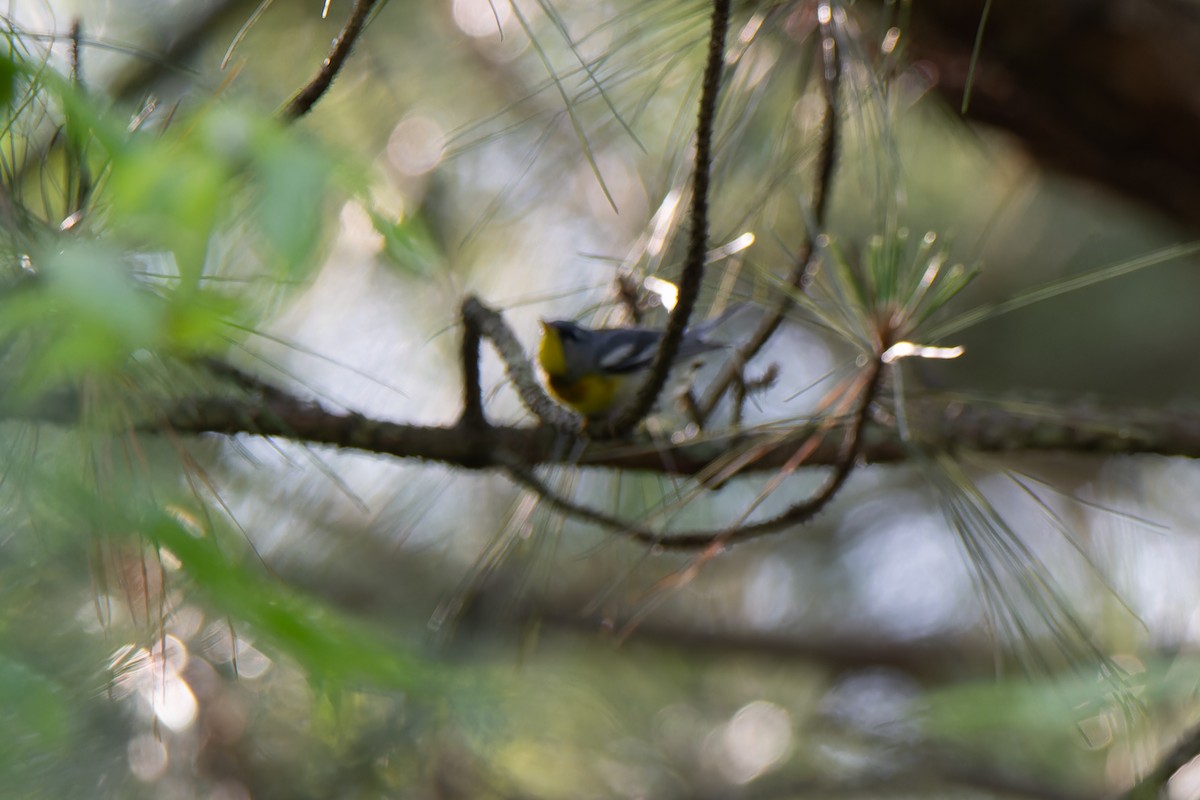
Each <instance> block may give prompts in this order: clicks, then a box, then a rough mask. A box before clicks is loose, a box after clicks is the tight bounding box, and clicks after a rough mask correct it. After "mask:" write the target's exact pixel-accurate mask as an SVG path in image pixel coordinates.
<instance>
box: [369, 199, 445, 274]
mask: <svg viewBox="0 0 1200 800" xmlns="http://www.w3.org/2000/svg"><path fill="white" fill-rule="evenodd" d="M370 214H371V222H372V223H373V224H374V226H375V230H377V231H378V232H379V233H380V234H382V235H383V242H384V245H383V246H384V252H385V253H387V256H388V259H389V261H391V263H393V264H395V265H396V266H398V267H401V268H402V269H404V270H405V271H406V272H409V273H412V274H415V275H428V274H429V273H430V272H432V271H433V268H434V266H435V265H436V264H438V263H440V262H441V260H442V251H441V248H440V247H438V243H437V240H436V239H435V238H434V236H433V233H432V232H431V231H430V228H429V225H428V224H427V223H426V222H425V219H424V217H420V216H412V217H405V218H403V219H401V220H399V221H396V222H393V221H391V220H389V219H388V218H387V217H385V216H383V215H382V214H380V213H379V212H378V211H374V210H372V211H371V212H370Z"/></svg>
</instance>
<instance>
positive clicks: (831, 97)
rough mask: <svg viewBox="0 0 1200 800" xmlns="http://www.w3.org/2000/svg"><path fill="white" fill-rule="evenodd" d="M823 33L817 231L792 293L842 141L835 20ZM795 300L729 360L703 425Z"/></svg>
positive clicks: (787, 298)
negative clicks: (822, 113)
mask: <svg viewBox="0 0 1200 800" xmlns="http://www.w3.org/2000/svg"><path fill="white" fill-rule="evenodd" d="M819 22H820V31H821V59H822V65H823V69H822V72H821V76H822V81H821V87H822V89H823V91H824V95H825V125H824V128H823V129H822V134H821V149H820V152H819V153H818V155H817V166H816V177H815V181H814V184H813V191H812V198H811V199H810V201H809V202H810V206H811V208H812V213H813V219H814V221H815V222H816V226H817V230H815V231H814V230H810V231H808V232H807V233H806V234H805V237H804V242H803V244H801V245H800V248H799V250H798V251H797V252H796V256H795V259H794V262H793V266H792V272H791V274H790V275H789V276H788V279H787V285H788V286H790V287H791V288H792V289H801V288H802V287H803V286H804V283H805V280H806V279H807V278H808V276H809V275H810V274H811V272H812V270H813V267H814V265H815V263H816V262H815V259H814V255H815V252H814V250H813V239H814V238H815V237H816V235H817V234H819V233H820V232H821V229H822V228H823V227H824V226H825V216H826V211H827V209H828V207H829V188H830V185H831V184H832V182H833V167H834V163H835V161H836V157H837V147H838V140H839V138H840V132H841V128H840V116H839V114H840V112H839V104H838V97H839V91H840V88H841V82H842V68H841V58H840V56H839V53H838V46H837V39H836V38H835V37H834V33H833V27H832V22H831V20H829V19H826V18H824V17H819ZM792 302H793V301H792V297H791V295H790V294H789V293H788V292H787V291H784V292H783V293H782V294H781V295H780V296H779V299H778V300H777V302H776V304H775V307H774V308H773V309H772V310H771V312H770V313H769V314H767V315H766V316H765V317H763V318H762V319H761V320H760V321H759V323H758V327H757V328H755V330H754V333H753V334H751V336H750V338H749V339H747V340H746V341H745V342H744V343H743V344H742V345H741V346H740V347H738V349H737V352H736V353H735V354H734V357H733V358H731V359H729V360H728V361H726V362H725V364H724V366H723V367H722V368H721V371H720V372H719V373H717V377H716V378H715V379H714V380H713V382H712V384H711V385H710V386H709V387H708V391H707V392H706V393H705V395H704V397H703V399H701V400H700V401H698V402H697V404H696V406H697V408H696V411H697V418H698V421H699V422H700V423H703V422H704V421H705V420H707V419H708V418H709V417H710V416H712V413H713V411H714V410H715V409H716V407H717V403H719V402H720V401H721V398H722V397H724V396H725V393H726V392H728V391H729V389H730V387H731V386H735V385H736V384H737V383H738V382H739V381H741V380H742V370H744V369H745V368H746V365H747V364H749V363H750V360H751V359H752V358H754V356H756V355H757V354H758V351H760V350H762V348H763V346H764V345H766V343H767V342H768V341H769V340H770V339H771V337H772V336H774V335H775V332H776V331H777V330H779V326H780V324H782V322H783V317H784V314H786V313H787V311H788V309H790V308H791V307H792Z"/></svg>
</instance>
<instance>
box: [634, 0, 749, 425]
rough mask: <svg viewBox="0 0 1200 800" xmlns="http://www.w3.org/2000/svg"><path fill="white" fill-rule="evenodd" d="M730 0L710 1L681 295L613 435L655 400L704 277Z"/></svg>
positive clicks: (637, 419)
mask: <svg viewBox="0 0 1200 800" xmlns="http://www.w3.org/2000/svg"><path fill="white" fill-rule="evenodd" d="M730 4H731V0H714V1H713V13H712V23H711V30H710V33H709V40H708V59H707V62H706V64H705V66H704V81H703V84H702V86H701V90H700V111H699V113H698V115H697V122H696V159H695V166H694V168H693V172H692V208H691V212H690V214H689V218H690V222H691V230H690V235H689V237H688V247H687V253H686V255H685V258H684V263H683V273H682V275H681V276H680V278H679V296H678V299H677V300H676V303H675V308H674V309H673V310H672V311H671V315H670V316H669V317H668V318H667V326H666V329H665V330H664V331H663V337H662V340H661V341H660V342H659V345H658V352H657V353H655V356H654V362H653V363H652V364H651V365H650V369H649V373H648V374H647V375H646V379H645V381H644V382H643V383H642V385H641V386H640V387H639V388H638V392H637V395H636V396H635V397H634V399H633V401H632V402H631V403H630V404H629V405H628V406H627V407H625V408H624V409H621V410H620V412H619V413H618V414H617V415H616V418H615V419H614V420H613V425H612V432H613V434H614V435H616V436H622V435H624V434H627V433H629V432H630V431H632V430H633V429H634V427H636V426H637V424H638V423H639V422H641V421H642V419H644V418H645V416H646V415H647V414H648V413H650V409H651V408H652V407H653V406H654V403H655V402H656V401H657V400H658V396H659V394H661V393H662V390H663V386H664V385H665V384H666V382H667V375H668V374H669V373H670V371H671V367H672V365H673V363H674V361H675V356H676V354H677V353H678V352H679V345H680V343H681V342H682V341H683V334H684V331H685V330H687V325H688V319H689V317H691V314H692V309H693V308H694V307H695V305H696V300H697V298H699V296H700V283H701V280H702V278H703V277H704V261H705V254H706V253H707V250H708V184H709V177H710V174H709V173H710V168H711V166H712V143H713V128H714V127H715V124H716V117H717V94H718V92H719V91H720V88H721V68H722V66H723V65H724V63H725V35H726V33H727V32H728V29H729V7H730Z"/></svg>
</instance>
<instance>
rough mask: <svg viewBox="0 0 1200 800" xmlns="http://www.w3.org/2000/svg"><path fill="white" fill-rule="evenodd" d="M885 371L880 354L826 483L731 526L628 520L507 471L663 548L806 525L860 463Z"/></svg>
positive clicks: (708, 544) (593, 518)
mask: <svg viewBox="0 0 1200 800" xmlns="http://www.w3.org/2000/svg"><path fill="white" fill-rule="evenodd" d="M882 374H883V361H882V359H879V358H876V359H875V361H874V362H873V363H872V365H871V368H870V370H869V371H868V372H867V375H866V377H865V380H864V381H863V386H862V388H861V389H860V390H859V392H857V393H856V394H857V396H858V397H859V406H858V409H857V411H856V412H855V415H854V422H853V424H852V426H851V428H850V430H849V431H848V432H847V434H846V438H845V439H844V440H843V442H842V446H841V448H840V451H839V453H838V456H837V460H836V461H835V462H834V465H833V466H834V469H833V472H832V473H831V474H830V476H829V477H828V478H827V479H826V481H825V484H824V485H823V486H822V487H821V488H820V489H818V490H817V492H816V493H815V494H814V495H813V496H812V497H810V498H808V499H807V500H803V501H801V502H799V503H796V504H794V505H792V506H791V507H789V508H788V509H787V510H785V511H783V512H782V513H780V514H777V515H776V516H774V517H771V518H770V519H765V520H762V521H760V522H755V523H751V524H743V523H742V522H737V523H735V524H733V525H731V526H726V527H722V528H717V529H711V530H692V531H683V532H672V533H664V532H662V531H655V530H651V529H649V528H645V527H642V526H640V525H637V524H634V523H630V522H625V521H623V520H621V519H618V518H616V517H614V516H612V515H610V514H606V513H604V512H602V511H598V510H596V509H594V508H589V507H588V506H585V505H582V504H580V503H576V502H574V501H573V500H569V499H567V498H565V497H563V496H562V495H560V494H558V493H556V492H555V491H554V490H553V489H551V488H550V487H549V486H548V485H547V484H546V483H545V482H544V481H542V480H540V479H539V478H538V477H537V476H535V475H534V474H533V473H532V472H531V471H530V470H527V469H523V468H519V467H515V466H513V465H511V464H510V465H507V471H508V473H509V475H510V476H511V477H512V478H513V479H514V480H515V481H517V482H518V483H520V484H522V485H524V486H525V487H526V488H528V489H530V490H532V491H533V492H535V493H536V494H537V495H538V497H539V499H540V500H541V501H542V502H544V503H546V504H548V505H550V506H552V507H554V508H557V509H558V510H559V511H562V512H563V513H565V514H567V515H568V516H571V517H574V518H576V519H579V520H582V521H584V522H590V523H593V524H596V525H599V526H601V527H603V528H608V529H609V530H612V531H615V532H616V533H619V534H622V535H624V536H627V537H628V538H630V539H632V540H633V541H636V542H640V543H642V544H647V545H653V546H655V547H658V548H661V549H664V550H703V549H706V548H713V547H717V548H719V547H723V546H726V545H731V544H736V543H739V542H745V541H748V540H750V539H756V538H758V537H760V536H766V535H769V534H772V533H778V532H779V531H782V530H785V529H787V528H791V527H794V526H796V525H803V524H804V523H806V522H808V521H809V520H811V519H812V518H813V517H815V516H816V515H817V514H819V513H821V511H822V510H824V509H825V507H826V506H828V505H829V503H830V502H831V501H832V500H833V498H834V497H836V496H837V493H838V492H839V491H841V488H842V487H843V486H844V485H845V484H846V480H847V479H848V478H849V477H850V473H851V472H853V471H854V468H855V467H856V466H857V464H858V454H859V447H860V445H861V442H862V440H863V433H864V431H865V430H866V426H867V421H868V419H869V418H870V408H871V403H872V402H874V400H875V395H876V393H877V392H878V391H879V382H880V378H881V377H882ZM814 435H820V434H819V433H818V434H814ZM811 448H812V442H811V441H805V442H802V443H800V445H799V447H798V449H796V450H795V451H794V452H793V453H792V455H791V457H790V458H789V462H788V463H787V464H785V465H784V468H783V469H784V472H785V473H787V472H790V471H793V470H795V469H796V468H797V467H799V466H801V465H802V464H804V463H807V461H808V455H809V453H810V452H811Z"/></svg>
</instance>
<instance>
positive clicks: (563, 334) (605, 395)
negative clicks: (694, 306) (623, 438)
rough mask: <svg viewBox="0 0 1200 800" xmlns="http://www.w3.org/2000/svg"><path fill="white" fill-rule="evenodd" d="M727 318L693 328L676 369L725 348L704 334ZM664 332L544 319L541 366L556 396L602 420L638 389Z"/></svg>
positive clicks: (624, 403) (725, 315) (578, 411)
mask: <svg viewBox="0 0 1200 800" xmlns="http://www.w3.org/2000/svg"><path fill="white" fill-rule="evenodd" d="M727 316H728V314H724V315H722V316H720V317H717V318H716V319H713V320H710V321H708V322H705V323H702V324H700V325H697V326H695V327H692V328H689V329H688V330H687V331H686V332H685V333H684V335H683V341H682V342H680V344H679V352H678V353H677V354H676V359H677V362H676V366H675V367H673V369H678V367H679V366H681V365H682V363H683V362H685V361H689V360H690V359H694V358H695V357H696V356H699V355H703V354H704V353H708V352H710V351H713V350H719V349H721V348H723V347H725V346H726V345H723V344H716V343H713V342H709V341H708V340H707V339H705V338H704V337H705V334H707V333H708V332H709V331H710V330H712V329H713V328H714V327H716V326H717V325H718V324H720V323H721V322H723V321H724V320H725V319H726V318H727ZM662 335H663V332H662V331H661V330H654V329H650V328H585V327H583V326H582V325H576V324H575V323H574V322H568V321H566V320H555V321H551V322H547V321H543V322H542V340H541V343H540V344H539V345H538V353H537V361H538V366H540V367H541V368H542V372H543V373H544V374H545V376H546V386H547V388H548V389H549V390H550V394H552V395H553V396H554V398H555V399H556V400H558V401H559V402H560V403H562V404H563V405H565V406H568V407H569V408H572V409H574V410H575V411H576V412H577V413H579V414H581V415H582V416H584V417H586V418H587V419H589V420H603V419H606V418H608V417H609V416H610V415H611V414H613V412H615V411H617V410H619V409H621V408H623V407H624V406H625V405H626V404H627V403H628V402H629V401H630V399H631V398H632V397H633V395H634V393H636V392H637V390H638V387H639V386H641V384H642V381H643V380H644V379H645V376H646V371H647V370H648V369H649V367H650V364H651V363H652V362H653V361H654V355H655V353H656V352H657V351H658V344H659V342H660V341H662Z"/></svg>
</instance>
